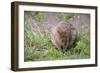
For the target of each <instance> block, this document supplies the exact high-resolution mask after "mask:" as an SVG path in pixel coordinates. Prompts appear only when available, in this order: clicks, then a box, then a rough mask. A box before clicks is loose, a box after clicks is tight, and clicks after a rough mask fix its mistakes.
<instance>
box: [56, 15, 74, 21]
mask: <svg viewBox="0 0 100 73" xmlns="http://www.w3.org/2000/svg"><path fill="white" fill-rule="evenodd" d="M74 15H75V14H74V13H57V16H58V17H59V18H60V19H63V20H65V21H66V20H68V19H70V18H72V17H73V16H74Z"/></svg>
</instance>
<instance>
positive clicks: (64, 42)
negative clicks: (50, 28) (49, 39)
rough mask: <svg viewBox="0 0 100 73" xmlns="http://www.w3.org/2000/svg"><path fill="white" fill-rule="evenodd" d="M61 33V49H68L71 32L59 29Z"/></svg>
mask: <svg viewBox="0 0 100 73" xmlns="http://www.w3.org/2000/svg"><path fill="white" fill-rule="evenodd" d="M57 32H58V34H59V41H60V43H61V47H60V48H61V49H64V50H66V49H67V48H68V45H69V44H68V43H69V33H68V32H67V31H61V30H58V31H57Z"/></svg>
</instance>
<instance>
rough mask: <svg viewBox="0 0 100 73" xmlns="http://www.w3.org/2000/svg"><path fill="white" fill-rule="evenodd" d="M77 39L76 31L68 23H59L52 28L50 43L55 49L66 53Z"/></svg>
mask: <svg viewBox="0 0 100 73" xmlns="http://www.w3.org/2000/svg"><path fill="white" fill-rule="evenodd" d="M76 37H77V31H76V29H75V28H74V27H73V26H72V25H71V24H70V23H68V22H64V21H62V22H60V23H58V24H57V25H56V26H55V27H53V28H52V32H51V41H52V43H53V45H54V46H55V47H56V48H59V49H60V48H61V49H62V50H63V51H67V50H68V49H70V48H71V47H72V46H73V43H74V42H75V40H76Z"/></svg>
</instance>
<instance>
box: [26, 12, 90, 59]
mask: <svg viewBox="0 0 100 73" xmlns="http://www.w3.org/2000/svg"><path fill="white" fill-rule="evenodd" d="M32 14H33V15H32ZM34 14H35V15H34ZM65 16H66V17H70V18H66V17H65ZM63 20H65V21H68V22H70V23H71V24H72V25H73V26H74V27H75V28H76V30H77V31H78V42H77V45H76V46H75V47H74V48H72V49H71V50H70V51H67V52H65V53H63V52H61V50H57V49H55V47H54V46H53V45H52V43H51V40H50V32H51V29H52V28H53V27H55V26H56V25H57V24H58V23H59V22H60V21H63ZM24 27H25V30H24V48H25V52H24V53H25V55H24V57H25V61H42V60H43V61H44V60H62V59H84V58H89V57H90V48H89V47H90V44H89V43H90V40H89V35H90V34H89V33H90V32H89V31H90V15H89V14H60V13H48V12H37V13H33V12H27V11H26V12H25V25H24ZM83 39H84V40H83Z"/></svg>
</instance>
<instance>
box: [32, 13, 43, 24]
mask: <svg viewBox="0 0 100 73" xmlns="http://www.w3.org/2000/svg"><path fill="white" fill-rule="evenodd" d="M32 17H33V19H34V20H36V21H38V22H40V21H42V20H43V18H44V17H43V14H42V13H40V12H32Z"/></svg>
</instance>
